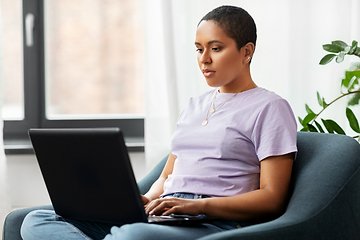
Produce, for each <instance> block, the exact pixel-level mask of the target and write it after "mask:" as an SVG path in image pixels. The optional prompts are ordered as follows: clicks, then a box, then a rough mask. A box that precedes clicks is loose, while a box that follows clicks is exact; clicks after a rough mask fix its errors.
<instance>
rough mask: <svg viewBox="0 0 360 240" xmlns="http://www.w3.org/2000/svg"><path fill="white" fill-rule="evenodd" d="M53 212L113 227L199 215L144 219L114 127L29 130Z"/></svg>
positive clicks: (178, 221)
mask: <svg viewBox="0 0 360 240" xmlns="http://www.w3.org/2000/svg"><path fill="white" fill-rule="evenodd" d="M29 136H30V139H31V142H32V145H33V148H34V151H35V154H36V158H37V160H38V163H39V166H40V169H41V173H42V175H43V178H44V181H45V184H46V187H47V190H48V193H49V196H50V199H51V202H52V205H53V207H54V210H55V212H56V213H57V214H58V215H61V216H62V217H65V218H69V219H79V220H90V221H98V222H105V223H110V224H114V225H117V226H120V225H123V224H126V223H134V222H149V223H163V224H186V223H188V222H193V221H197V222H198V221H203V220H205V219H206V217H205V218H204V217H203V216H198V217H190V216H172V217H169V216H167V217H165V216H164V217H151V216H150V217H149V218H148V217H147V216H146V214H145V210H144V207H143V204H142V201H141V197H140V193H139V189H138V186H137V184H136V180H135V177H134V173H133V170H132V167H131V163H130V159H129V155H128V152H127V148H126V146H125V142H124V138H123V134H122V132H121V130H120V129H119V128H91V129H30V130H29Z"/></svg>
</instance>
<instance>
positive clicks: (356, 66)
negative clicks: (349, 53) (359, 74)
mask: <svg viewBox="0 0 360 240" xmlns="http://www.w3.org/2000/svg"><path fill="white" fill-rule="evenodd" d="M349 70H350V71H355V70H357V71H360V62H353V63H351V65H350V68H349Z"/></svg>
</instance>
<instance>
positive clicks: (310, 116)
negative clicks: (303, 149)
mask: <svg viewBox="0 0 360 240" xmlns="http://www.w3.org/2000/svg"><path fill="white" fill-rule="evenodd" d="M315 116H316V114H315V113H313V112H311V113H309V114H308V115H306V117H305V118H304V120H303V122H302V125H303V126H304V127H305V126H307V124H308V123H309V122H310V121H311V120H313V119H314V117H315Z"/></svg>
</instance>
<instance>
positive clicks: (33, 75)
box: [0, 0, 360, 207]
mask: <svg viewBox="0 0 360 240" xmlns="http://www.w3.org/2000/svg"><path fill="white" fill-rule="evenodd" d="M227 4H229V5H236V6H239V7H243V8H244V9H245V10H247V11H248V12H249V13H250V15H252V17H253V18H254V20H255V22H256V24H257V30H258V32H257V33H258V41H257V45H256V50H255V54H254V56H253V60H252V63H251V72H252V76H253V79H254V81H255V82H256V83H257V85H258V86H261V87H264V88H267V89H268V90H271V91H274V92H276V93H277V94H279V95H280V96H282V97H283V98H285V99H287V100H288V101H289V103H290V105H291V106H292V108H293V110H294V114H295V116H296V117H298V116H300V117H302V118H303V117H304V116H305V115H306V110H305V103H307V104H308V105H309V106H310V107H311V108H312V109H313V110H314V111H316V112H318V111H319V110H320V109H321V108H320V106H319V105H318V102H317V97H316V92H317V91H319V92H320V93H321V95H322V96H323V97H325V99H326V100H327V102H329V101H331V100H333V99H334V98H336V97H337V96H339V95H340V83H341V79H342V78H344V74H345V71H346V70H347V69H349V66H350V64H351V62H353V61H356V60H357V59H356V58H355V57H352V56H346V57H345V61H344V62H343V63H341V64H336V63H335V62H332V63H330V64H328V65H325V66H320V65H319V61H320V59H321V58H322V57H323V56H324V55H326V54H327V52H325V51H324V50H323V49H322V45H323V44H328V43H331V41H334V40H342V41H344V42H346V43H347V44H349V45H350V44H351V42H352V41H353V40H357V41H360V16H359V10H360V1H359V0H327V1H322V0H302V1H289V0H271V1H268V0H232V1H230V0H228V1H223V0H76V1H74V0H43V1H39V0H38V1H35V0H28V1H21V0H0V8H1V29H2V30H1V41H2V42H1V44H2V67H1V69H2V71H1V74H2V78H1V79H2V88H1V96H2V118H3V120H5V123H6V124H5V129H4V131H5V132H7V129H8V125H7V123H9V124H12V123H14V124H20V125H14V126H15V127H14V126H13V125H11V126H12V127H11V126H10V125H9V126H10V130H11V131H12V130H14V131H17V130H19V129H20V128H23V129H24V131H26V129H27V127H24V126H25V125H24V124H27V122H26V121H27V120H28V117H27V116H28V115H27V114H29V116H30V115H31V113H32V112H36V114H33V115H35V118H36V119H38V118H39V117H38V115H39V114H40V115H41V117H40V118H39V119H40V120H39V123H36V124H37V125H36V126H40V127H44V126H42V125H41V124H43V122H44V121H45V120H46V122H47V123H48V122H56V124H58V125H56V126H60V127H61V126H63V125H62V124H65V123H66V124H68V123H69V122H71V121H75V120H79V121H81V122H80V125H81V124H83V123H84V124H85V121H88V120H96V121H94V125H93V126H98V125H96V124H97V120H99V121H101V122H102V123H103V122H104V121H105V120H109V119H110V120H130V123H129V124H127V125H125V126H126V127H125V128H126V130H129V129H130V130H134V131H136V130H139V129H140V131H141V134H140V135H137V134H135V135H134V136H132V135H131V134H132V133H131V131H129V132H130V133H129V135H128V136H126V137H127V139H129V138H131V137H133V138H136V139H138V140H137V141H138V142H140V143H138V145H136V147H139V146H140V147H144V149H145V152H144V151H143V150H141V151H140V152H139V151H138V152H131V156H132V160H133V164H134V168H135V171H136V175H137V178H138V179H140V178H141V177H142V176H144V174H146V173H147V171H148V170H149V169H151V167H152V166H153V165H154V164H156V162H158V161H159V160H161V159H162V158H163V157H164V156H165V155H166V154H167V153H168V152H169V150H170V146H169V140H170V137H171V134H172V132H173V131H174V128H175V123H176V119H177V116H178V115H179V113H180V112H181V110H182V109H183V107H184V106H185V104H186V103H187V101H188V99H189V98H190V97H192V96H194V95H198V94H201V93H202V92H204V91H206V90H208V89H209V88H208V86H207V85H206V82H205V80H204V78H203V76H202V74H201V72H200V70H199V69H198V66H197V61H196V51H195V49H196V48H195V46H194V40H195V31H196V26H197V24H198V22H199V20H200V19H201V18H202V17H203V16H204V15H205V14H206V13H207V12H209V11H211V10H212V9H213V8H215V7H218V6H220V5H227ZM29 9H30V10H29ZM29 13H31V14H33V17H34V18H32V17H31V15H29ZM29 34H30V35H29ZM31 39H33V43H32V44H33V45H31V41H30V42H28V41H29V40H31ZM28 89H30V90H31V91H30V92H28ZM39 96H40V98H39ZM39 99H40V100H39ZM346 104H347V101H346V100H344V101H339V102H338V103H336V104H335V105H334V106H332V107H331V108H329V109H327V110H326V111H325V112H324V115H323V118H332V119H335V120H336V121H337V122H338V123H339V124H341V125H342V126H345V127H344V130H345V131H347V132H350V133H351V129H350V128H349V127H346V126H347V125H348V124H347V119H346V117H345V106H346ZM28 106H30V107H29V108H28ZM33 109H35V110H33ZM38 109H40V110H38ZM38 111H39V114H38ZM353 111H354V113H355V114H356V115H357V116H358V118H359V117H360V111H359V108H354V109H353ZM31 116H32V115H31ZM60 120H61V121H60ZM133 120H141V121H142V122H141V124H142V126H143V128H141V127H140V128H139V126H138V125H132V124H131V123H132V122H133ZM36 121H38V120H36ZM21 124H22V125H21ZM121 124H122V123H121ZM17 126H19V127H17ZM26 126H28V125H26ZM66 126H67V125H66ZM121 126H122V125H121ZM300 128H301V127H300V124H299V130H300ZM10 130H9V131H10ZM350 135H351V134H350ZM4 137H5V141H6V140H7V135H6V134H5V135H4ZM139 139H140V140H139ZM128 144H129V145H131V143H130V141H129V143H128ZM20 148H21V147H20ZM6 159H7V161H6ZM2 161H3V163H6V162H7V165H8V166H7V168H6V166H5V165H4V166H5V167H0V170H1V171H2V173H3V174H2V175H3V176H5V175H6V174H7V175H8V182H7V180H6V179H5V178H4V180H2V185H0V190H1V189H5V188H6V186H9V188H10V194H8V195H9V196H10V202H11V203H10V204H11V206H12V207H19V206H29V205H39V204H44V203H45V204H46V203H48V202H49V200H48V198H47V193H46V190H45V187H44V185H43V183H42V179H41V175H40V173H39V171H38V167H37V164H36V160H35V158H34V155H33V154H31V153H29V152H27V153H26V154H18V153H16V151H15V153H12V154H7V155H6V158H5V155H4V158H3V160H2ZM0 175H1V173H0ZM30 189H31V190H30ZM5 192H6V191H5ZM34 193H36V194H34Z"/></svg>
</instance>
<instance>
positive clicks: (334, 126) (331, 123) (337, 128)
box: [326, 119, 346, 135]
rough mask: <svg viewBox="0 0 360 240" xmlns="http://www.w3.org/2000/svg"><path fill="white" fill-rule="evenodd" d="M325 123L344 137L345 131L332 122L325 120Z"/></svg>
mask: <svg viewBox="0 0 360 240" xmlns="http://www.w3.org/2000/svg"><path fill="white" fill-rule="evenodd" d="M326 121H327V122H328V123H329V124H330V125H331V127H332V129H333V130H334V132H336V133H338V134H342V135H346V133H345V131H344V130H343V129H342V128H341V127H340V126H339V124H337V123H336V122H335V121H334V120H331V119H327V120H326Z"/></svg>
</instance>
